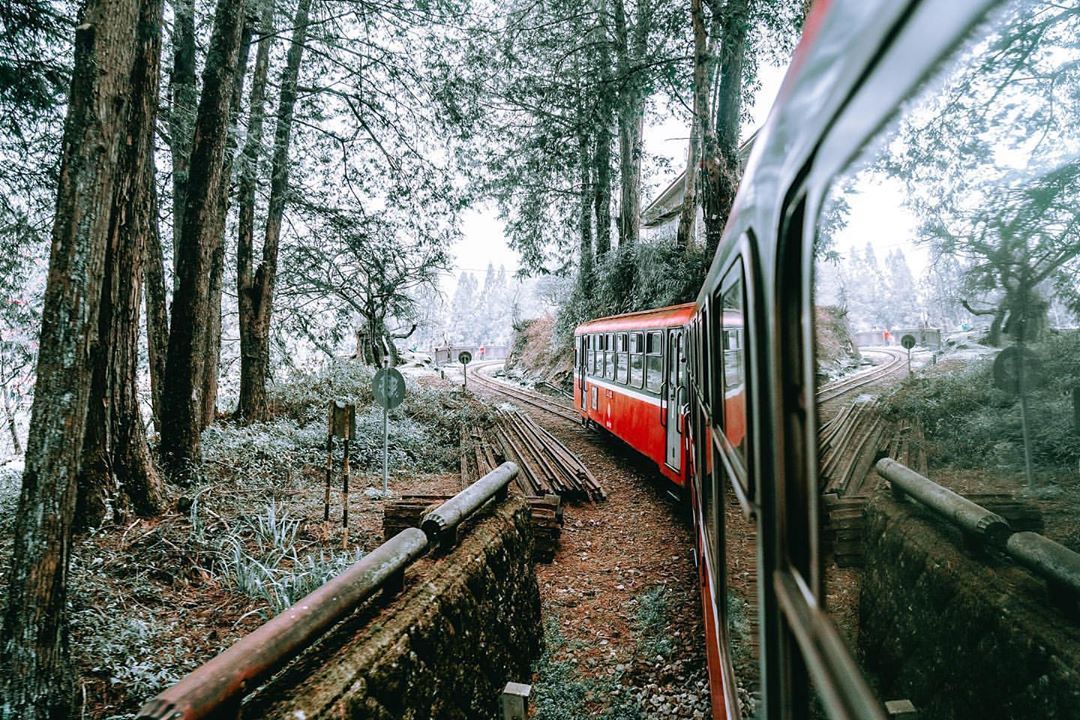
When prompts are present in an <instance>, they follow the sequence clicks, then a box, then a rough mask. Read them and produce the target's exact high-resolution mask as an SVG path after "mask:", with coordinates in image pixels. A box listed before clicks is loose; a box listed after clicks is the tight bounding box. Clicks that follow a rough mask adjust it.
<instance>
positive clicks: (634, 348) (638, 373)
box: [630, 333, 645, 388]
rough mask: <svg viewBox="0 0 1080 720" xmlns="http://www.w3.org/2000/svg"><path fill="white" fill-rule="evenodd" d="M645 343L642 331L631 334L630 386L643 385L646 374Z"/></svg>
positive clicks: (637, 386)
mask: <svg viewBox="0 0 1080 720" xmlns="http://www.w3.org/2000/svg"><path fill="white" fill-rule="evenodd" d="M644 370H645V343H644V341H643V337H642V335H641V333H631V334H630V387H636V388H639V387H641V381H642V379H643V378H644V376H645V372H644Z"/></svg>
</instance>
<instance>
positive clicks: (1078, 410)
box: [1072, 387, 1080, 435]
mask: <svg viewBox="0 0 1080 720" xmlns="http://www.w3.org/2000/svg"><path fill="white" fill-rule="evenodd" d="M1072 396H1073V432H1074V433H1076V434H1077V435H1080V387H1074V388H1073V390H1072Z"/></svg>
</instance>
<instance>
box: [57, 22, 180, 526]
mask: <svg viewBox="0 0 1080 720" xmlns="http://www.w3.org/2000/svg"><path fill="white" fill-rule="evenodd" d="M161 9H162V3H161V0H145V2H144V3H143V6H142V11H141V15H140V18H139V33H138V44H137V46H136V47H137V55H136V58H135V64H134V66H133V68H132V72H131V85H130V91H129V98H130V100H129V102H130V114H129V118H128V131H127V137H128V141H127V146H126V148H125V150H124V153H123V155H122V156H121V158H120V167H119V171H118V172H119V175H120V180H119V181H118V183H117V185H116V193H115V196H114V199H113V222H112V225H111V227H110V229H109V240H108V245H107V246H106V249H105V272H104V277H103V280H102V291H101V301H100V307H99V311H98V343H97V347H96V348H95V350H94V356H93V363H94V369H93V383H92V386H91V394H90V406H89V414H88V417H87V430H86V439H85V441H84V442H83V455H82V470H81V472H80V476H79V494H78V503H77V505H76V518H75V528H76V529H85V528H87V527H97V526H100V525H101V523H102V522H103V521H104V520H107V519H116V518H119V517H122V516H123V515H124V514H126V513H125V511H126V510H127V509H128V508H129V507H130V508H131V509H133V510H134V511H135V512H136V513H138V514H140V515H144V516H148V515H154V514H156V513H158V512H159V511H160V509H161V504H162V498H163V495H164V492H163V488H162V485H161V479H160V478H159V477H158V474H157V470H156V469H155V468H154V463H153V461H152V460H151V458H150V450H149V447H148V445H147V441H146V430H145V428H144V427H143V419H142V413H141V411H140V409H139V396H138V365H139V347H138V338H139V305H140V303H141V302H142V263H143V258H144V256H145V253H146V243H147V238H148V236H149V235H151V227H152V225H153V224H154V223H155V222H156V220H157V218H156V217H154V216H153V215H152V212H153V207H152V203H153V196H152V186H153V183H154V165H153V156H154V136H153V133H154V122H155V119H156V117H157V108H158V85H159V81H160V74H161V73H160V60H161ZM110 509H111V510H112V513H113V518H109V517H108V511H109V510H110Z"/></svg>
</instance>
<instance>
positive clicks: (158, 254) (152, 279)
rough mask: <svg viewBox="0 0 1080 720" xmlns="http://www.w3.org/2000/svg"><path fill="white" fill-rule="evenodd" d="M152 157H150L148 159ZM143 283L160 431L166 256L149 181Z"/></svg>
mask: <svg viewBox="0 0 1080 720" xmlns="http://www.w3.org/2000/svg"><path fill="white" fill-rule="evenodd" d="M152 160H153V159H152V158H151V161H152ZM143 280H144V282H145V284H146V301H145V302H146V351H147V352H146V355H147V359H148V362H149V365H150V404H151V409H152V411H153V414H154V429H155V430H157V431H158V432H161V394H162V392H163V389H164V386H165V355H166V353H167V352H168V349H169V305H168V302H167V300H166V291H165V255H164V253H163V252H162V250H161V233H160V231H159V228H158V195H157V186H156V185H155V184H154V183H151V184H150V227H149V232H148V235H147V238H146V257H145V258H144V263H143Z"/></svg>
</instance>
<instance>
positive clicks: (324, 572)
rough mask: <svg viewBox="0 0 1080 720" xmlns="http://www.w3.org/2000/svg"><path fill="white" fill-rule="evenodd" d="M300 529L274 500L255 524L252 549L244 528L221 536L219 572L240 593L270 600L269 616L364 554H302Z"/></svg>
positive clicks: (321, 583)
mask: <svg viewBox="0 0 1080 720" xmlns="http://www.w3.org/2000/svg"><path fill="white" fill-rule="evenodd" d="M299 527H300V522H299V520H293V519H290V518H289V517H288V514H287V513H283V512H282V511H281V510H280V508H278V506H277V505H276V504H275V503H270V505H268V506H267V508H266V512H265V514H263V515H261V516H259V518H258V519H257V520H256V521H255V522H254V523H251V533H250V534H252V535H254V540H255V543H254V545H255V547H254V548H253V549H252V548H250V545H251V543H250V542H248V541H246V540H245V536H246V535H248V534H249V533H248V532H246V531H243V530H242V531H239V532H236V533H234V534H230V535H226V536H225V537H224V538H222V540H221V543H220V561H219V563H218V573H219V575H220V576H221V577H222V579H223V580H225V582H226V583H228V584H229V585H231V586H232V587H233V588H234V589H235V590H236V591H237V592H238V593H240V594H242V595H246V596H248V597H251V598H254V599H256V600H259V601H261V602H264V603H266V605H267V607H268V609H269V613H270V615H277V614H279V613H281V612H282V611H284V610H285V609H286V608H288V607H289V606H290V605H292V604H293V603H295V602H296V601H297V600H299V599H300V598H302V597H304V596H305V595H307V594H309V593H311V592H312V591H313V590H315V589H316V588H318V587H319V586H320V585H323V584H324V583H326V582H327V581H328V580H330V579H331V578H333V577H334V576H336V575H337V574H338V573H340V572H341V571H342V570H344V569H345V568H347V567H349V566H350V565H352V564H353V563H355V562H357V561H359V560H360V558H362V557H363V552H362V551H360V550H359V549H357V550H356V551H355V552H354V553H349V552H341V553H334V552H331V553H327V552H326V551H325V550H319V552H318V554H317V555H316V554H314V553H302V552H301V549H300V548H299V546H298V545H297V531H298V529H299Z"/></svg>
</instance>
